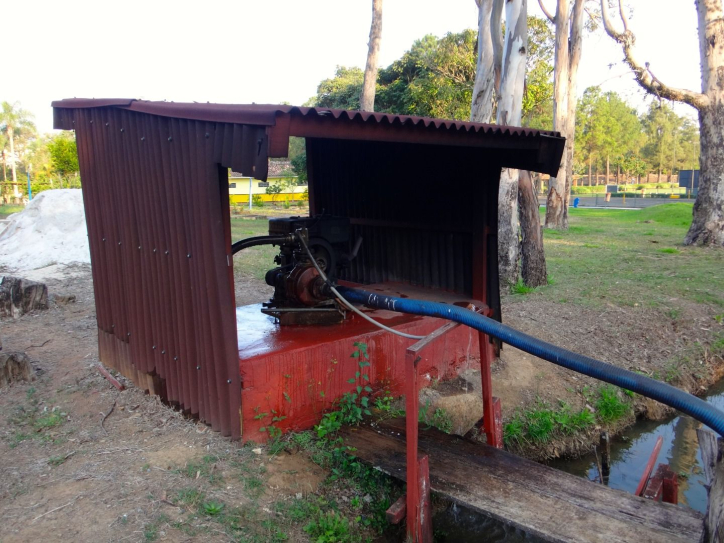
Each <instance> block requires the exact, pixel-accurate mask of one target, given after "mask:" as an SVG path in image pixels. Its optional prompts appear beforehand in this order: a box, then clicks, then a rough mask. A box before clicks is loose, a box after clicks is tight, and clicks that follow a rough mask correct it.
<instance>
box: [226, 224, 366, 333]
mask: <svg viewBox="0 0 724 543" xmlns="http://www.w3.org/2000/svg"><path fill="white" fill-rule="evenodd" d="M300 236H301V237H302V238H303V239H304V241H305V243H306V246H307V247H308V248H309V252H310V253H311V254H312V256H313V257H314V260H315V262H316V264H317V266H318V267H319V268H320V269H321V270H322V272H324V274H325V275H326V276H327V280H328V281H330V282H333V281H335V280H336V279H337V277H339V275H340V272H341V271H342V270H343V269H344V268H346V267H348V266H349V263H350V261H351V260H352V259H353V258H354V257H355V256H356V254H357V251H358V250H359V246H360V244H361V242H362V239H361V238H359V239H358V240H357V241H356V243H355V244H354V247H352V246H351V243H350V222H349V219H348V218H346V217H332V216H328V215H319V216H316V217H288V218H279V219H270V220H269V235H268V236H260V237H258V238H248V239H246V240H242V241H240V242H237V243H235V244H234V247H233V249H232V251H233V252H236V251H238V250H241V249H243V248H245V247H249V246H252V245H261V244H274V245H278V246H279V254H277V255H276V256H275V257H274V263H275V264H277V267H275V268H272V269H270V270H269V271H268V272H267V273H266V283H267V284H268V285H270V286H272V287H274V296H273V297H272V298H271V300H270V301H269V302H267V303H265V304H264V309H262V312H264V313H266V314H268V315H272V316H274V317H276V318H277V319H279V322H280V324H283V325H286V324H334V323H338V322H342V321H343V320H344V318H345V311H344V308H343V307H342V306H340V305H339V304H338V303H337V301H336V300H335V299H334V297H333V296H332V295H331V293H330V291H329V289H328V288H326V287H327V284H326V282H325V280H324V279H323V278H322V276H321V275H320V273H319V271H318V270H317V268H316V267H315V266H314V264H313V263H312V261H311V260H310V258H309V254H308V253H307V250H306V248H305V247H304V245H303V244H302V243H301V241H300Z"/></svg>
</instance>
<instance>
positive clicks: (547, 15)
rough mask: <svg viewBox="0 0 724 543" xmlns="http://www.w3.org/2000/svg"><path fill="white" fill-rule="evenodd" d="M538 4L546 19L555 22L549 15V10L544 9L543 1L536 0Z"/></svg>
mask: <svg viewBox="0 0 724 543" xmlns="http://www.w3.org/2000/svg"><path fill="white" fill-rule="evenodd" d="M538 5H539V6H540V10H541V11H542V12H543V15H545V16H546V17H548V20H549V21H550V22H552V23H553V24H556V18H555V17H554V16H553V15H551V12H550V11H548V10H547V9H546V6H545V4H544V3H543V0H538Z"/></svg>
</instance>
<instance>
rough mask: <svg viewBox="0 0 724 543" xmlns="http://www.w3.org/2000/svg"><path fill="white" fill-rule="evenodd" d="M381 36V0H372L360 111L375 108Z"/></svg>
mask: <svg viewBox="0 0 724 543" xmlns="http://www.w3.org/2000/svg"><path fill="white" fill-rule="evenodd" d="M381 38H382V0H372V24H371V25H370V41H369V50H368V51H367V65H366V66H365V77H364V83H363V84H362V93H361V94H360V97H359V108H360V111H374V110H375V87H376V85H377V57H378V56H379V53H380V40H381Z"/></svg>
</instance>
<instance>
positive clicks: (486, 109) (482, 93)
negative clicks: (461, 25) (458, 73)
mask: <svg viewBox="0 0 724 543" xmlns="http://www.w3.org/2000/svg"><path fill="white" fill-rule="evenodd" d="M493 2H494V0H475V3H476V4H477V5H478V62H477V65H476V67H475V84H474V85H473V100H472V105H471V107H470V120H471V121H472V122H474V123H489V122H490V117H491V116H492V114H493V91H494V90H495V63H494V54H493V40H492V34H491V30H490V29H491V24H490V16H491V15H492V13H493Z"/></svg>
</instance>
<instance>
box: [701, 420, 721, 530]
mask: <svg viewBox="0 0 724 543" xmlns="http://www.w3.org/2000/svg"><path fill="white" fill-rule="evenodd" d="M696 435H697V436H698V437H699V449H700V450H701V460H702V464H703V467H704V476H705V477H706V480H707V485H708V492H709V505H708V506H707V509H706V516H705V517H704V541H705V542H706V543H713V542H717V543H721V542H724V467H723V464H722V456H724V454H723V453H724V442H722V439H721V438H717V436H716V435H714V434H713V433H711V432H710V431H708V430H704V429H703V428H699V429H698V430H697V431H696Z"/></svg>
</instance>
